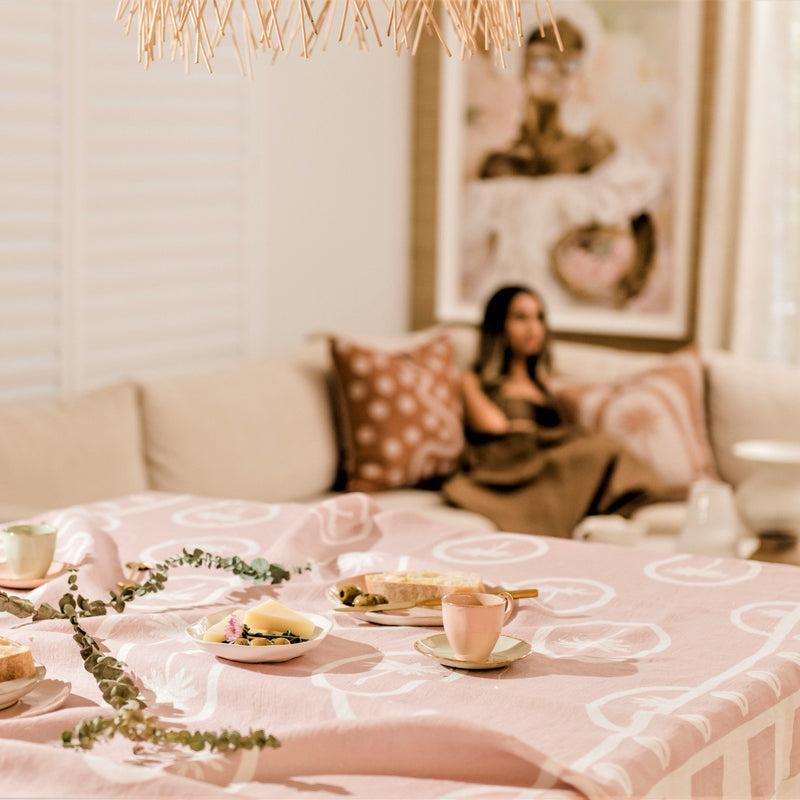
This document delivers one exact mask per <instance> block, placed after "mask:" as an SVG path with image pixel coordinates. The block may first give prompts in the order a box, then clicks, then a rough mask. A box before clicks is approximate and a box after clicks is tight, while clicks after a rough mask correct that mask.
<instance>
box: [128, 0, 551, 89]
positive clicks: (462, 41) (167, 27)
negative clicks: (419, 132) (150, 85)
mask: <svg viewBox="0 0 800 800" xmlns="http://www.w3.org/2000/svg"><path fill="white" fill-rule="evenodd" d="M523 2H525V0H119V5H118V7H117V19H118V20H121V21H122V22H123V23H124V25H125V31H126V33H130V32H131V30H132V29H134V30H136V33H137V38H138V52H139V60H140V61H141V62H142V63H143V64H144V65H145V67H147V66H148V65H149V64H150V62H151V61H153V60H155V59H161V58H164V57H165V56H166V57H168V58H171V59H172V60H178V59H179V58H180V60H182V61H183V62H184V63H185V65H186V69H187V70H188V69H189V68H190V66H191V64H193V63H194V64H199V63H201V62H202V63H203V64H205V66H206V67H207V69H208V71H209V72H211V71H212V69H211V63H212V60H213V58H214V54H215V52H216V50H217V48H219V47H221V46H223V44H225V43H226V42H227V43H228V44H229V45H230V46H232V47H233V48H234V49H235V52H236V58H237V60H238V62H239V68H240V69H241V71H242V74H245V75H249V76H250V77H252V74H253V60H254V58H255V56H256V55H257V53H258V52H259V51H268V52H271V53H273V54H276V55H277V54H278V53H280V52H282V51H287V52H288V51H289V50H291V49H292V48H293V47H294V48H297V49H299V50H300V51H301V52H302V54H303V56H305V57H306V58H308V57H309V56H310V55H311V54H312V52H314V50H315V49H316V48H317V47H318V46H319V47H321V49H323V50H324V49H325V48H326V47H327V46H328V44H329V42H331V41H335V42H342V43H347V44H349V43H351V42H355V43H356V44H357V45H358V46H359V47H361V48H368V47H369V46H370V45H373V46H376V47H382V46H383V44H384V41H386V42H388V43H390V44H391V46H392V47H394V49H395V50H397V51H398V52H400V51H402V50H410V51H411V52H412V53H413V52H416V49H417V46H418V44H419V40H420V37H421V36H422V35H423V33H426V32H427V33H428V34H430V35H435V36H437V37H438V39H439V41H440V42H441V43H442V46H443V47H444V48H445V49H446V50H447V52H448V54H452V53H451V47H449V46H448V42H447V41H446V38H447V37H446V36H445V34H444V33H443V31H442V29H441V27H440V20H441V19H443V18H444V17H447V18H449V21H450V23H451V26H452V29H453V31H454V36H455V41H456V42H457V43H458V45H457V46H458V52H457V53H455V54H454V55H460V56H462V57H463V56H464V55H469V54H472V53H474V52H476V51H478V50H488V51H492V52H494V54H495V57H496V58H497V59H498V60H499V61H500V62H504V61H505V57H504V53H505V52H506V51H508V50H509V49H510V48H511V47H514V46H519V45H521V44H522V13H521V5H522V3H523ZM528 2H532V3H533V4H534V5H535V7H536V14H537V17H538V18H539V25H540V28H543V23H542V19H541V16H540V14H539V0H528ZM542 2H543V3H544V4H545V5H546V9H547V13H548V14H549V19H550V20H553V11H552V8H551V7H550V0H542ZM373 6H375V8H374V9H373ZM378 17H380V18H381V22H380V24H379V21H378ZM135 22H136V23H137V24H136V25H135V26H134V23H135ZM554 29H555V33H556V38H558V29H557V27H556V26H555V24H554ZM559 46H560V41H559Z"/></svg>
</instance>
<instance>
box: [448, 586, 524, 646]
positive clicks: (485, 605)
mask: <svg viewBox="0 0 800 800" xmlns="http://www.w3.org/2000/svg"><path fill="white" fill-rule="evenodd" d="M513 609H514V598H513V597H512V596H511V595H510V594H508V592H500V593H498V594H486V593H483V592H458V593H456V594H448V595H447V596H446V597H443V598H442V619H443V621H444V632H445V635H446V636H447V641H448V642H449V643H450V646H451V647H452V648H453V653H454V654H455V657H456V658H458V659H460V660H462V661H486V660H487V659H488V658H489V656H490V655H491V653H492V650H493V649H494V646H495V645H496V644H497V640H498V639H499V638H500V631H502V630H503V625H504V624H505V622H506V621H507V620H508V618H509V617H510V616H511V612H512V611H513Z"/></svg>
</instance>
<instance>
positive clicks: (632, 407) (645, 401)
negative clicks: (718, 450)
mask: <svg viewBox="0 0 800 800" xmlns="http://www.w3.org/2000/svg"><path fill="white" fill-rule="evenodd" d="M555 390H556V394H557V396H558V397H559V399H560V400H561V402H562V403H563V404H564V406H565V409H566V411H567V413H568V414H569V415H570V416H571V417H572V418H573V419H574V420H575V421H576V422H578V423H579V424H580V425H581V426H582V427H584V428H585V429H587V430H589V431H602V432H605V433H607V434H609V435H610V436H613V437H615V438H616V439H618V440H620V441H621V442H622V443H623V444H625V445H626V446H627V448H628V449H629V450H630V451H631V452H632V453H634V454H635V455H637V456H638V457H639V458H640V459H642V460H643V461H645V462H646V463H648V464H650V465H651V466H652V467H653V468H654V469H655V470H656V472H657V473H658V474H659V475H660V476H661V477H662V478H663V479H664V481H665V482H666V483H667V484H668V485H669V486H671V487H675V488H684V489H685V488H688V486H689V485H690V484H691V483H692V482H693V481H696V480H701V479H704V478H711V479H714V478H716V477H717V472H716V468H715V466H714V456H713V453H712V451H711V445H710V443H709V438H708V431H707V426H706V413H705V391H704V380H703V365H702V362H701V361H700V358H699V356H698V354H697V352H696V351H695V350H694V349H691V348H690V349H686V350H681V351H679V352H677V353H675V354H673V355H670V356H666V357H665V358H664V362H663V364H662V365H660V366H658V367H655V368H653V369H648V370H646V371H644V372H639V373H637V374H635V375H632V376H629V377H626V378H624V379H622V380H618V381H615V382H612V383H589V384H587V383H578V382H575V381H571V380H565V379H560V380H559V381H557V383H556V387H555Z"/></svg>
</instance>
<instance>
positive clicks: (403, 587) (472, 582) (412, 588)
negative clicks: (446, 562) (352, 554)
mask: <svg viewBox="0 0 800 800" xmlns="http://www.w3.org/2000/svg"><path fill="white" fill-rule="evenodd" d="M364 581H365V582H366V584H367V591H369V592H372V593H373V594H382V595H383V596H384V597H386V599H387V600H388V601H389V602H390V603H411V602H413V603H419V602H420V601H421V600H432V599H433V598H436V597H444V596H445V595H447V594H454V593H455V592H482V591H483V581H482V580H481V576H480V575H478V574H477V573H476V572H458V571H456V570H433V569H417V570H407V571H405V572H373V573H371V574H370V575H365V576H364Z"/></svg>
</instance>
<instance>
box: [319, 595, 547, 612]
mask: <svg viewBox="0 0 800 800" xmlns="http://www.w3.org/2000/svg"><path fill="white" fill-rule="evenodd" d="M500 591H503V592H504V591H506V590H505V589H501V590H500ZM487 594H499V592H487ZM508 594H510V595H511V596H512V597H513V598H514V599H515V600H521V599H522V598H525V597H538V596H539V590H538V589H509V590H508ZM441 604H442V598H441V597H434V598H432V599H430V600H419V601H418V602H416V603H414V602H407V603H379V604H378V605H375V606H337V607H336V608H334V609H333V610H334V611H358V612H359V613H361V614H365V613H366V612H367V611H399V610H400V609H403V608H416V607H417V606H440V605H441Z"/></svg>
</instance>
